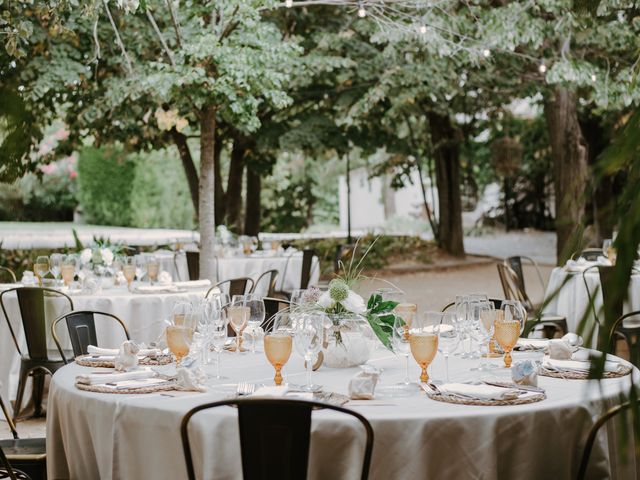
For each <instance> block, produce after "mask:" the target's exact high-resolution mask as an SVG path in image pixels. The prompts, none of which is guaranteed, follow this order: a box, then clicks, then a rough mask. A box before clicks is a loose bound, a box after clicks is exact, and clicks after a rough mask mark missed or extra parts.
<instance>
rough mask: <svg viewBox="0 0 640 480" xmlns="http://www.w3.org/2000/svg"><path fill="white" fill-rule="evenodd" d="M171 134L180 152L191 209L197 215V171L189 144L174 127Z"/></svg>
mask: <svg viewBox="0 0 640 480" xmlns="http://www.w3.org/2000/svg"><path fill="white" fill-rule="evenodd" d="M171 136H172V137H173V142H174V143H175V144H176V147H178V153H180V160H182V167H183V168H184V173H185V175H186V177H187V184H188V185H189V192H190V193H191V201H192V202H193V209H194V211H195V214H196V218H197V217H198V188H199V187H198V171H197V170H196V166H195V164H194V163H193V158H192V157H191V151H190V150H189V145H187V137H185V136H184V135H183V134H181V133H180V132H178V131H177V130H176V129H175V128H172V129H171Z"/></svg>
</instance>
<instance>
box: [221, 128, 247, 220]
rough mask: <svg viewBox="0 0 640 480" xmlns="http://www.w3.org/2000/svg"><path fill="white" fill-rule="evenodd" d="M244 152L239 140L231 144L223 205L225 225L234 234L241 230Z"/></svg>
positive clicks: (244, 149)
mask: <svg viewBox="0 0 640 480" xmlns="http://www.w3.org/2000/svg"><path fill="white" fill-rule="evenodd" d="M246 151H247V149H246V148H245V146H244V145H243V144H242V142H241V141H240V140H236V141H235V142H233V149H232V150H231V162H230V163H229V179H228V180H227V193H226V194H225V196H224V203H225V207H226V211H227V214H226V218H225V221H226V224H227V226H228V227H229V228H230V229H232V230H233V231H235V232H240V231H241V228H242V224H241V223H240V222H241V219H240V213H241V211H242V176H243V174H244V154H245V152H246Z"/></svg>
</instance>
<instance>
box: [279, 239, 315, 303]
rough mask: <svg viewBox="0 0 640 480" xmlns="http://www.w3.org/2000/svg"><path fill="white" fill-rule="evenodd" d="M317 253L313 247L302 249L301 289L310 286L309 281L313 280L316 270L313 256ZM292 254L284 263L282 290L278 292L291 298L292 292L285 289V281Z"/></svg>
mask: <svg viewBox="0 0 640 480" xmlns="http://www.w3.org/2000/svg"><path fill="white" fill-rule="evenodd" d="M315 255H316V252H315V250H313V249H311V248H306V249H304V250H303V251H302V269H301V271H300V287H298V288H300V289H305V288H308V287H309V282H310V281H311V274H312V273H313V272H314V271H315V267H317V266H318V265H319V262H318V264H317V265H316V266H315V267H314V265H313V257H314V256H315ZM291 258H292V256H289V258H287V262H286V263H285V265H284V269H283V272H282V282H280V291H278V292H277V293H278V294H282V295H284V296H285V297H287V298H291V292H289V291H286V290H284V282H285V280H286V278H287V268H288V267H289V262H290V261H291Z"/></svg>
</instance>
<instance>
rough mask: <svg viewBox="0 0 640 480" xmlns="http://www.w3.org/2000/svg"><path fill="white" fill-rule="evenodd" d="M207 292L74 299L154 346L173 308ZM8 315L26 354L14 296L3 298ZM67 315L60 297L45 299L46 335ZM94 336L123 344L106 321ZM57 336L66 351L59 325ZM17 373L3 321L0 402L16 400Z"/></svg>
mask: <svg viewBox="0 0 640 480" xmlns="http://www.w3.org/2000/svg"><path fill="white" fill-rule="evenodd" d="M206 292H207V290H206V289H198V290H186V291H184V292H181V293H163V294H156V293H154V294H135V293H129V291H127V289H126V288H122V287H118V288H110V289H106V290H102V291H101V292H100V293H96V294H94V295H73V296H71V299H72V300H73V306H74V308H75V310H95V311H99V312H106V313H111V314H114V315H116V316H117V317H119V318H120V319H121V320H122V321H123V322H124V324H125V325H126V326H127V329H128V330H129V335H130V336H131V339H132V340H135V341H137V342H146V343H148V342H153V341H156V340H157V338H158V336H159V335H161V334H162V332H163V331H164V320H165V319H167V318H169V317H170V316H171V312H172V310H173V306H174V304H175V303H176V302H179V301H194V300H196V299H198V298H202V297H204V295H205V293H206ZM4 301H5V307H6V308H7V314H8V315H9V319H10V321H11V326H12V327H13V331H14V332H15V333H16V336H17V337H18V340H19V342H20V343H21V347H20V348H23V346H24V349H23V351H24V352H26V351H27V350H26V342H25V336H24V329H23V327H22V319H21V317H20V309H19V307H18V299H17V297H16V295H15V293H10V294H7V295H5V297H4ZM68 311H69V308H68V302H67V301H66V299H64V298H60V297H45V315H46V319H47V332H49V331H50V330H49V329H50V326H51V323H53V321H54V320H55V319H56V318H58V317H59V316H60V315H62V314H64V313H66V312H68ZM0 315H1V313H0ZM96 333H97V336H98V341H99V342H100V346H104V347H117V346H119V345H120V343H122V341H123V340H125V336H124V333H123V331H122V328H120V325H118V324H116V323H115V322H113V321H111V320H110V319H105V321H104V322H101V321H96ZM58 334H59V336H60V338H61V340H62V341H63V342H64V345H65V348H70V342H69V336H68V333H67V330H66V327H65V326H63V325H61V326H60V327H59V329H58ZM48 347H49V348H50V349H51V350H55V355H56V356H58V355H59V354H58V352H57V349H56V346H55V343H54V342H53V339H52V338H50V339H49V345H48ZM19 371H20V357H19V356H18V352H17V351H16V348H15V345H14V344H13V339H12V338H11V334H10V332H9V328H8V327H7V323H6V321H5V319H4V318H2V319H0V384H1V385H2V392H1V393H2V396H3V398H5V399H6V398H11V399H14V398H15V394H16V390H17V388H18V373H19Z"/></svg>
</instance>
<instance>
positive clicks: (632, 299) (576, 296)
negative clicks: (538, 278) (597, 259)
mask: <svg viewBox="0 0 640 480" xmlns="http://www.w3.org/2000/svg"><path fill="white" fill-rule="evenodd" d="M584 278H585V279H586V281H587V284H588V285H589V292H590V293H591V295H592V296H594V295H595V301H594V306H595V309H596V312H600V309H601V308H602V288H601V287H600V275H599V274H598V270H597V269H593V270H589V271H588V272H587V273H586V274H585V276H584ZM565 281H566V282H567V283H566V284H564V285H563V283H564V282H565ZM558 289H560V290H559V291H558ZM556 291H558V293H557V294H556V295H555V296H553V294H554V292H556ZM596 291H597V292H596ZM546 298H551V300H550V301H549V304H548V305H547V306H546V307H545V310H544V311H545V312H548V313H557V314H559V315H563V316H565V317H566V318H567V326H568V327H569V330H570V331H572V332H576V330H577V328H578V325H579V323H580V321H581V320H582V318H583V317H584V315H585V312H586V310H587V308H589V293H588V292H587V288H586V286H585V283H584V280H583V276H582V272H570V271H567V270H566V269H565V268H563V267H556V268H554V269H553V271H552V272H551V277H550V278H549V284H548V286H547V291H546V293H545V299H546ZM637 310H640V275H632V276H631V283H630V285H629V296H628V300H627V303H626V304H625V306H624V312H630V311H637ZM588 314H589V316H588V322H589V324H592V322H593V313H592V312H588ZM594 343H595V342H594Z"/></svg>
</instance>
